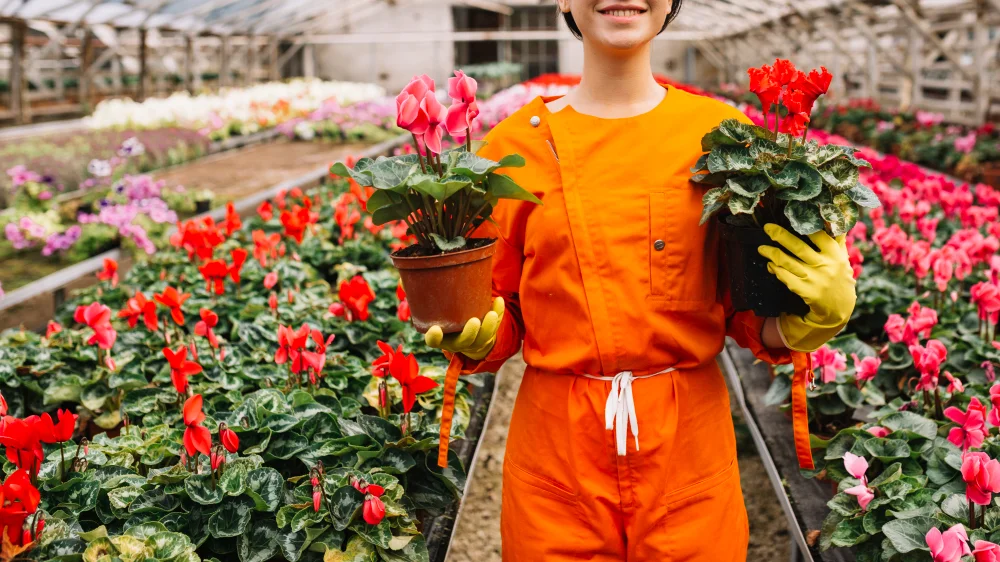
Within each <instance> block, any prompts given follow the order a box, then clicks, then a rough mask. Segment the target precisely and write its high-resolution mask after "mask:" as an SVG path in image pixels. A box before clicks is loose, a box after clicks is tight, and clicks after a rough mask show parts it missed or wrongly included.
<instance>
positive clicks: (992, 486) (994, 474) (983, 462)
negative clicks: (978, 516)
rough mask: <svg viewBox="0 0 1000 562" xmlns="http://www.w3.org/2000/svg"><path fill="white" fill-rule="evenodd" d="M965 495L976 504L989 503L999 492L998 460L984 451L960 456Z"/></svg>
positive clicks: (999, 470)
mask: <svg viewBox="0 0 1000 562" xmlns="http://www.w3.org/2000/svg"><path fill="white" fill-rule="evenodd" d="M962 480H964V481H965V485H966V486H965V497H966V498H968V499H969V501H970V502H972V503H974V504H977V505H989V504H990V502H991V501H993V494H997V493H1000V462H997V460H996V459H991V458H990V456H989V455H987V454H986V453H981V452H975V453H971V452H970V453H965V455H964V456H963V457H962Z"/></svg>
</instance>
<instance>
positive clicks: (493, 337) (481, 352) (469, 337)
mask: <svg viewBox="0 0 1000 562" xmlns="http://www.w3.org/2000/svg"><path fill="white" fill-rule="evenodd" d="M503 311H504V304H503V298H501V297H497V298H495V299H493V309H492V310H490V311H489V312H487V313H486V316H484V317H483V319H482V320H480V319H479V318H472V319H470V320H469V321H468V322H466V323H465V328H463V329H462V331H461V332H459V333H457V334H448V335H445V334H444V332H443V331H442V330H441V327H440V326H431V329H430V330H427V333H426V334H424V343H426V344H427V345H428V346H430V347H433V348H436V349H443V350H445V351H451V352H453V353H461V354H462V355H465V356H466V357H468V358H469V359H475V360H477V361H478V360H481V359H483V358H484V357H486V355H487V354H489V352H490V350H491V349H493V344H495V343H496V341H497V330H499V329H500V322H501V321H502V320H503Z"/></svg>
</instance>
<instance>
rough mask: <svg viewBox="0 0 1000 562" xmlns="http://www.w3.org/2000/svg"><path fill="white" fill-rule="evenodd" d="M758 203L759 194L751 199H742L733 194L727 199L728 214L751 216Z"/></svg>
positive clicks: (740, 196)
mask: <svg viewBox="0 0 1000 562" xmlns="http://www.w3.org/2000/svg"><path fill="white" fill-rule="evenodd" d="M758 203H760V194H757V195H755V196H753V197H744V196H742V195H739V194H737V193H734V194H732V195H731V196H730V197H729V212H731V213H732V214H734V215H738V214H753V212H754V209H755V208H756V207H757V204H758Z"/></svg>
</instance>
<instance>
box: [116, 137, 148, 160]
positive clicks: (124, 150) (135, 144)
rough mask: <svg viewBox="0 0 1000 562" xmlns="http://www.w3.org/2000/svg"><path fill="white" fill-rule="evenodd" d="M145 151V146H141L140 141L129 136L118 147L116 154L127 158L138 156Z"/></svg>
mask: <svg viewBox="0 0 1000 562" xmlns="http://www.w3.org/2000/svg"><path fill="white" fill-rule="evenodd" d="M145 152H146V147H145V146H143V144H142V142H140V141H139V139H137V138H136V137H129V138H127V139H125V142H123V143H122V145H121V147H120V148H119V149H118V156H121V157H122V158H128V157H129V156H138V155H140V154H143V153H145Z"/></svg>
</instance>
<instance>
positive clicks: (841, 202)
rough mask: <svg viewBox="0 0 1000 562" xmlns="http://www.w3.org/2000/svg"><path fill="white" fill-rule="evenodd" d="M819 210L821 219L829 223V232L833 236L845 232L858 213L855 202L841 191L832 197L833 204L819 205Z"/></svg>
mask: <svg viewBox="0 0 1000 562" xmlns="http://www.w3.org/2000/svg"><path fill="white" fill-rule="evenodd" d="M819 212H820V215H822V217H823V220H825V221H826V222H828V223H829V224H830V234H832V235H834V236H840V235H841V234H847V233H848V232H849V231H850V230H851V229H852V228H854V225H855V224H856V223H857V222H858V216H859V215H860V213H859V211H858V206H857V204H855V203H854V201H851V198H850V197H848V196H847V195H845V194H843V193H840V194H838V195H835V196H834V197H833V205H820V206H819Z"/></svg>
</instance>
